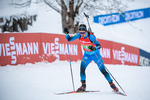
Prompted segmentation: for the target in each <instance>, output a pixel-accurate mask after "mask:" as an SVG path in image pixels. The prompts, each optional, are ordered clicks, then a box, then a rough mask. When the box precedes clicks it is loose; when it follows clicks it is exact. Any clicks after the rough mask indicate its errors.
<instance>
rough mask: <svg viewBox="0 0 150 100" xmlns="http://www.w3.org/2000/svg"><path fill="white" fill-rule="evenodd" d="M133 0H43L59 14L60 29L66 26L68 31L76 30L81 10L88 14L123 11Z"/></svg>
mask: <svg viewBox="0 0 150 100" xmlns="http://www.w3.org/2000/svg"><path fill="white" fill-rule="evenodd" d="M129 1H133V0H124V2H122V0H44V2H45V3H46V4H47V5H48V6H49V7H51V8H52V9H53V10H55V11H57V12H58V13H60V14H61V19H62V29H64V27H67V28H69V29H70V33H75V32H77V30H78V25H79V23H80V22H82V21H81V20H82V19H83V18H84V16H83V12H86V13H87V14H90V15H92V16H93V15H96V14H99V15H100V14H104V13H112V12H123V11H124V10H125V8H126V7H127V3H128V2H129Z"/></svg>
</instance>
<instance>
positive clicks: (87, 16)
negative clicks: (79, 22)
mask: <svg viewBox="0 0 150 100" xmlns="http://www.w3.org/2000/svg"><path fill="white" fill-rule="evenodd" d="M84 16H85V17H86V19H87V22H88V26H89V31H90V32H92V29H91V27H90V23H89V20H88V18H89V15H87V14H85V13H84Z"/></svg>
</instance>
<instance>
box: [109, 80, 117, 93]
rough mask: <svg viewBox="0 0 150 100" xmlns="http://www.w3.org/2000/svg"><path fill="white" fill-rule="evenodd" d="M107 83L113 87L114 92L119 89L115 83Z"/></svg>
mask: <svg viewBox="0 0 150 100" xmlns="http://www.w3.org/2000/svg"><path fill="white" fill-rule="evenodd" d="M109 84H110V87H111V88H112V89H113V91H114V92H118V91H119V89H118V88H117V87H116V86H115V84H114V83H113V82H112V81H110V82H109Z"/></svg>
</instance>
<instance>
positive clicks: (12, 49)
mask: <svg viewBox="0 0 150 100" xmlns="http://www.w3.org/2000/svg"><path fill="white" fill-rule="evenodd" d="M98 41H99V42H100V44H101V46H102V48H101V49H100V54H101V55H102V57H103V60H104V63H106V64H125V65H138V63H139V49H138V48H135V47H131V46H127V45H124V44H119V43H115V42H112V41H106V40H100V39H98ZM69 49H70V55H71V61H78V60H81V59H82V55H83V52H84V51H83V49H82V47H81V45H80V42H79V40H78V39H77V40H75V41H72V42H69ZM68 59H69V57H68V47H67V41H66V36H65V35H60V34H48V33H10V34H9V33H8V34H0V65H1V66H5V65H8V64H11V65H17V64H25V63H35V62H53V61H55V60H61V61H62V60H68Z"/></svg>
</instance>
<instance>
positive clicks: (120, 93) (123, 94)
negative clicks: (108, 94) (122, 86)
mask: <svg viewBox="0 0 150 100" xmlns="http://www.w3.org/2000/svg"><path fill="white" fill-rule="evenodd" d="M114 93H115V94H119V95H122V96H127V95H126V94H125V93H122V92H120V91H118V92H115V91H114Z"/></svg>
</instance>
